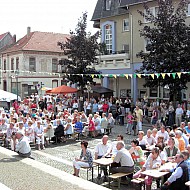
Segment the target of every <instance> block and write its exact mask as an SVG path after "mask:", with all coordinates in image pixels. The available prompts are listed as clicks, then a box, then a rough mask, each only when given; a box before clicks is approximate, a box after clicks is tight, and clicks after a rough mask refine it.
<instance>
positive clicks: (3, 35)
mask: <svg viewBox="0 0 190 190" xmlns="http://www.w3.org/2000/svg"><path fill="white" fill-rule="evenodd" d="M7 34H8V32H6V33H4V34H1V35H0V41H1V40H2V39H3V38H4V37H5V36H6V35H7Z"/></svg>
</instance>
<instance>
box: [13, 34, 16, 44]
mask: <svg viewBox="0 0 190 190" xmlns="http://www.w3.org/2000/svg"><path fill="white" fill-rule="evenodd" d="M13 43H16V34H14V35H13Z"/></svg>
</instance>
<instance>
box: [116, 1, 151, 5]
mask: <svg viewBox="0 0 190 190" xmlns="http://www.w3.org/2000/svg"><path fill="white" fill-rule="evenodd" d="M148 1H153V0H121V3H120V7H124V6H128V5H135V4H140V3H145V2H148Z"/></svg>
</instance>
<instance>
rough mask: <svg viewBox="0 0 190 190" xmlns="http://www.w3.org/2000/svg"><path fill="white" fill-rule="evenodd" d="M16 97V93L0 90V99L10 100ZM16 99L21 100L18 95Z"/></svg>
mask: <svg viewBox="0 0 190 190" xmlns="http://www.w3.org/2000/svg"><path fill="white" fill-rule="evenodd" d="M16 99H17V95H16V94H13V93H10V92H7V91H4V90H0V101H7V102H10V101H11V100H16ZM18 101H21V98H20V96H18Z"/></svg>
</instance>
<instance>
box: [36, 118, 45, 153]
mask: <svg viewBox="0 0 190 190" xmlns="http://www.w3.org/2000/svg"><path fill="white" fill-rule="evenodd" d="M34 134H35V138H36V143H37V145H38V150H41V147H40V144H42V149H45V146H44V128H43V126H42V125H41V121H40V120H38V121H37V126H36V127H35V128H34Z"/></svg>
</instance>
